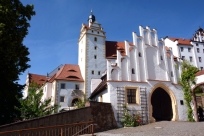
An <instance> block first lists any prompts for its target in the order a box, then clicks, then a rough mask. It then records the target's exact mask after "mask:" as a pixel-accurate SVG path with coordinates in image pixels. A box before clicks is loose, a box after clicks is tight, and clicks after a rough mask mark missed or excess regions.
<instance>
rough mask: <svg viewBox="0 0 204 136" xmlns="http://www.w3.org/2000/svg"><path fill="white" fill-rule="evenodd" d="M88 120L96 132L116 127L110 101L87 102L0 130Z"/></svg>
mask: <svg viewBox="0 0 204 136" xmlns="http://www.w3.org/2000/svg"><path fill="white" fill-rule="evenodd" d="M88 121H94V123H95V124H97V125H96V126H95V131H96V132H98V131H104V130H110V129H113V128H116V127H117V125H116V121H115V118H114V114H113V110H112V106H111V104H110V103H99V102H88V103H86V107H85V108H80V109H75V110H70V111H66V112H62V113H57V114H52V115H49V116H44V117H41V118H35V119H32V120H26V121H21V122H16V123H12V124H7V125H3V126H0V132H3V131H8V130H20V129H27V128H37V127H42V126H55V125H62V124H72V123H79V122H88Z"/></svg>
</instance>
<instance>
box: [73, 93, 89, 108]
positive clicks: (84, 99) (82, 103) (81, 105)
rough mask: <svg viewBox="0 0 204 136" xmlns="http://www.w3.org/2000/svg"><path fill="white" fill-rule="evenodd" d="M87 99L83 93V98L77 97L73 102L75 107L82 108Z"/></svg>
mask: <svg viewBox="0 0 204 136" xmlns="http://www.w3.org/2000/svg"><path fill="white" fill-rule="evenodd" d="M87 101H88V99H87V98H86V95H83V100H81V99H78V101H77V102H76V103H75V104H74V106H75V107H76V108H83V107H85V104H86V102H87Z"/></svg>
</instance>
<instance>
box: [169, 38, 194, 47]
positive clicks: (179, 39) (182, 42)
mask: <svg viewBox="0 0 204 136" xmlns="http://www.w3.org/2000/svg"><path fill="white" fill-rule="evenodd" d="M169 39H170V40H172V41H178V44H182V45H191V41H190V40H189V39H182V38H169Z"/></svg>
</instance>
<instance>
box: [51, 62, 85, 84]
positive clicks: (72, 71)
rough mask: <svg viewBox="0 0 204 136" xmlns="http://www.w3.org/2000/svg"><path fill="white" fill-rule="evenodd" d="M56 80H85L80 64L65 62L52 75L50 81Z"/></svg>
mask: <svg viewBox="0 0 204 136" xmlns="http://www.w3.org/2000/svg"><path fill="white" fill-rule="evenodd" d="M54 80H66V81H84V80H83V78H82V75H81V71H80V68H79V66H78V65H73V64H65V65H64V66H63V67H62V68H61V69H60V70H59V71H58V72H57V73H56V74H55V75H53V76H52V77H51V79H50V80H49V82H53V81H54Z"/></svg>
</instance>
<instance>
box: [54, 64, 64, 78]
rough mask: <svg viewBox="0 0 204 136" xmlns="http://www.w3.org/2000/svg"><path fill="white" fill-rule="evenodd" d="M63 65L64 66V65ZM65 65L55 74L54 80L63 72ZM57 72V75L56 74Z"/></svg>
mask: <svg viewBox="0 0 204 136" xmlns="http://www.w3.org/2000/svg"><path fill="white" fill-rule="evenodd" d="M65 65H66V64H65ZM65 65H63V66H62V68H61V69H60V70H59V71H57V72H56V77H55V78H57V77H58V76H59V75H60V74H61V73H62V71H63V69H64V67H65ZM58 72H59V74H58Z"/></svg>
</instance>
